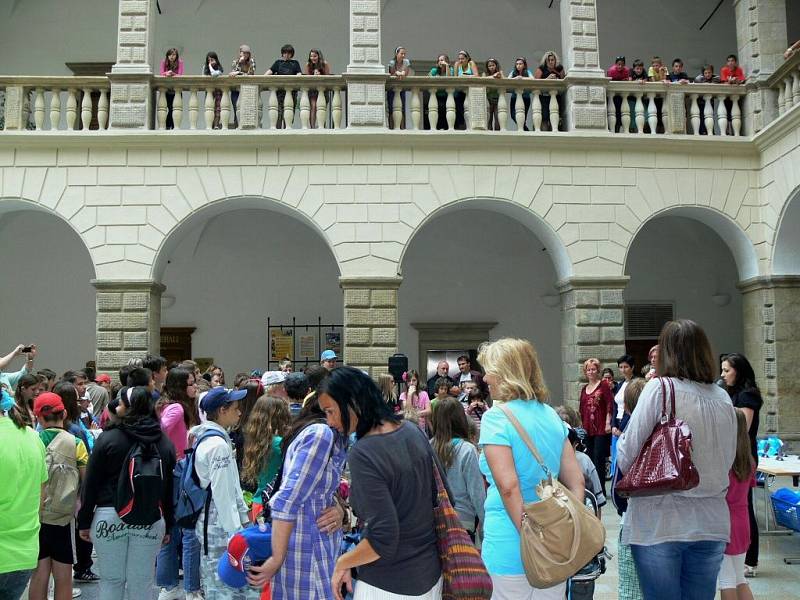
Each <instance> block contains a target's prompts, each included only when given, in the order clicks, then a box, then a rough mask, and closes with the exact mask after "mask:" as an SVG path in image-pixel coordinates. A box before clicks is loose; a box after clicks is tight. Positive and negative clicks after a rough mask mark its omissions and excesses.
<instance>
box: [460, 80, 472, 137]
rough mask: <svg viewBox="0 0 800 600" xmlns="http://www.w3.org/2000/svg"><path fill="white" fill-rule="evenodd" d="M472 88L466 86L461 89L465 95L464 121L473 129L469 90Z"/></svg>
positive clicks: (468, 127)
mask: <svg viewBox="0 0 800 600" xmlns="http://www.w3.org/2000/svg"><path fill="white" fill-rule="evenodd" d="M470 89H471V88H466V89H464V90H461V91H462V93H463V94H464V96H466V97H465V98H464V123H465V124H466V126H467V129H472V119H471V118H470V106H469V104H470V103H469V90H470Z"/></svg>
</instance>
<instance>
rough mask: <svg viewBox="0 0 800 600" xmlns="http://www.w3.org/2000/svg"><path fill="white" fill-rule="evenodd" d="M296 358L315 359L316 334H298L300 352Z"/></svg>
mask: <svg viewBox="0 0 800 600" xmlns="http://www.w3.org/2000/svg"><path fill="white" fill-rule="evenodd" d="M297 358H298V359H300V360H303V359H307V360H316V359H317V336H315V335H313V334H311V335H308V334H305V335H301V336H300V352H299V355H298V357H297Z"/></svg>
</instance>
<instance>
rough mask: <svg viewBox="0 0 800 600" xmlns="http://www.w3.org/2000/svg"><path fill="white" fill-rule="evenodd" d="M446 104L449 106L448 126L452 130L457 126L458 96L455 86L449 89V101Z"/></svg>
mask: <svg viewBox="0 0 800 600" xmlns="http://www.w3.org/2000/svg"><path fill="white" fill-rule="evenodd" d="M445 106H446V107H447V113H446V115H447V128H448V129H449V130H450V131H452V130H453V128H454V127H455V126H456V98H455V90H454V89H453V88H448V89H447V102H446V104H445Z"/></svg>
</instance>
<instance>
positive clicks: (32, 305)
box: [0, 210, 95, 373]
mask: <svg viewBox="0 0 800 600" xmlns="http://www.w3.org/2000/svg"><path fill="white" fill-rule="evenodd" d="M0 256H2V257H3V260H2V261H0V282H2V286H1V288H2V289H0V354H2V355H5V354H6V353H8V352H9V351H10V350H11V349H13V348H14V346H16V345H17V344H25V343H35V344H38V346H39V357H38V358H37V360H36V366H37V367H38V368H43V367H48V368H50V369H53V370H54V371H56V372H57V373H62V372H64V371H66V370H67V369H76V368H82V367H83V366H84V365H85V364H86V361H87V360H94V354H95V290H94V288H93V287H92V285H91V284H90V283H89V282H90V280H91V279H93V277H94V270H93V268H92V261H91V258H90V257H89V253H88V252H87V250H86V248H85V247H84V245H83V243H82V242H81V240H80V238H79V237H78V235H77V234H76V233H75V232H74V231H73V230H72V229H70V227H69V226H68V225H67V224H66V223H64V222H63V221H61V220H60V219H59V218H58V217H55V216H53V215H48V214H46V213H43V212H38V211H30V210H28V211H20V212H13V213H9V214H5V215H3V216H2V218H0ZM22 364H23V362H22V359H16V360H15V361H14V362H13V363H12V364H11V366H10V367H9V369H8V370H10V371H17V370H19V369H20V368H22Z"/></svg>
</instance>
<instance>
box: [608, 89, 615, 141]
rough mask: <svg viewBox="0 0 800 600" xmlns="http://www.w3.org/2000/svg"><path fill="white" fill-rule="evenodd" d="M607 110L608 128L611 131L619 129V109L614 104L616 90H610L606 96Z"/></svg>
mask: <svg viewBox="0 0 800 600" xmlns="http://www.w3.org/2000/svg"><path fill="white" fill-rule="evenodd" d="M606 112H607V113H608V130H609V131H610V132H611V133H616V131H617V109H616V107H615V106H614V92H608V95H607V96H606Z"/></svg>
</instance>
